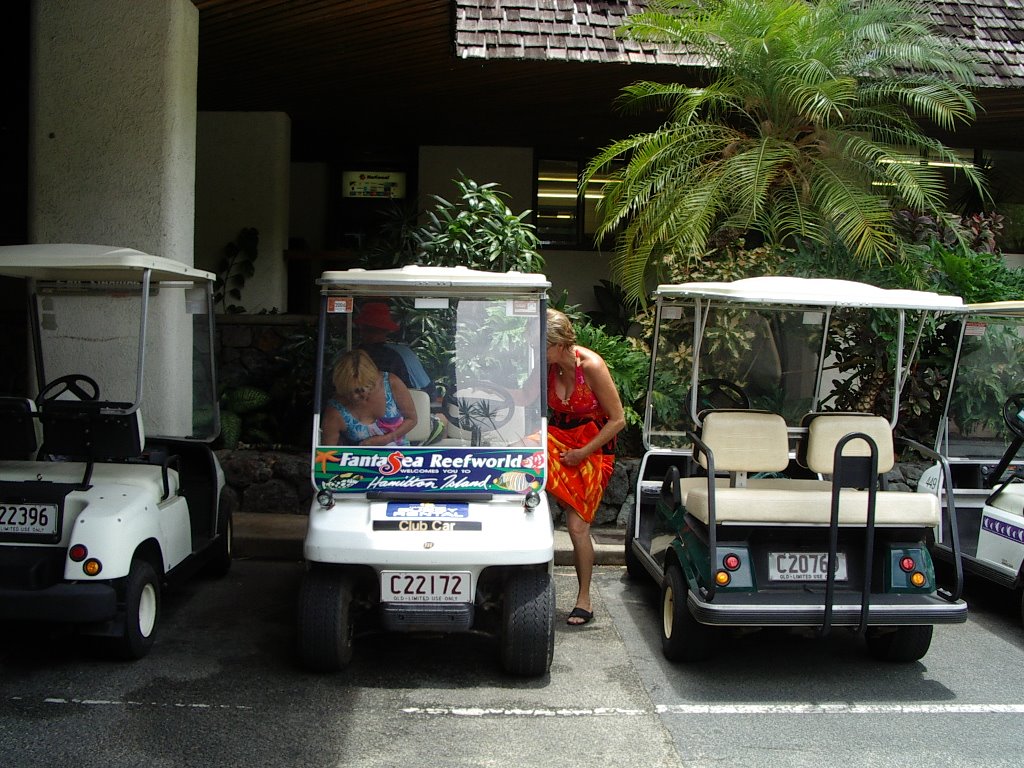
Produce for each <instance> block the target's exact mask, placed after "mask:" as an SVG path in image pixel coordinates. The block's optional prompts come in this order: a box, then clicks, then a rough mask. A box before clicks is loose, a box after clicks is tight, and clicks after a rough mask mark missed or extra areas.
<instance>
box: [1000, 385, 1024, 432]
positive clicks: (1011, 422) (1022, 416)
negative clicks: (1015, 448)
mask: <svg viewBox="0 0 1024 768" xmlns="http://www.w3.org/2000/svg"><path fill="white" fill-rule="evenodd" d="M1003 421H1005V422H1006V426H1008V427H1009V428H1010V431H1011V432H1013V434H1014V435H1015V436H1017V437H1019V438H1021V439H1022V440H1024V392H1017V393H1016V394H1013V395H1010V396H1009V397H1008V398H1007V399H1006V402H1005V403H1003Z"/></svg>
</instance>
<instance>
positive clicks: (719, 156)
mask: <svg viewBox="0 0 1024 768" xmlns="http://www.w3.org/2000/svg"><path fill="white" fill-rule="evenodd" d="M925 10H926V6H924V5H923V4H921V3H918V2H913V1H907V2H904V0H820V1H818V2H810V0H652V2H651V3H650V4H649V6H648V9H647V10H646V11H644V12H642V13H640V14H637V15H635V16H633V17H631V18H630V19H628V20H627V23H626V24H625V25H624V27H623V28H622V29H621V30H620V32H621V34H623V35H625V36H627V37H629V38H632V39H635V40H644V41H654V42H657V43H663V44H669V45H677V46H681V47H682V48H683V49H684V50H686V51H687V52H690V53H692V54H693V55H694V56H695V57H696V58H697V59H698V60H699V61H700V62H701V63H703V64H704V65H706V66H707V67H709V68H711V70H712V72H713V78H714V79H713V80H712V82H710V83H709V84H707V85H706V86H703V87H691V86H687V85H683V84H680V83H667V84H661V83H653V82H638V83H635V84H633V85H631V86H629V87H627V88H626V89H625V90H624V93H623V95H622V97H621V101H622V103H623V104H624V105H626V106H627V107H629V108H634V109H640V108H647V107H653V108H659V109H664V110H666V111H667V112H668V115H669V117H668V120H667V121H666V122H665V123H664V124H663V125H661V126H660V127H659V128H657V129H656V130H654V131H652V132H647V133H640V134H637V135H634V136H631V137H629V138H626V139H622V140H620V141H616V142H614V143H612V144H610V145H609V146H607V147H605V148H604V149H603V150H602V151H601V152H599V153H598V154H597V155H596V156H595V157H594V158H593V160H592V161H591V162H590V163H589V164H588V167H587V169H586V171H585V173H584V175H583V178H582V179H581V187H585V186H586V185H588V184H591V183H593V181H594V179H595V177H596V176H597V175H598V174H599V173H600V174H605V173H607V174H609V177H610V179H611V180H610V181H609V182H608V183H607V184H606V185H605V187H604V198H603V200H602V201H601V202H600V203H599V214H600V215H601V222H600V225H599V227H598V229H597V233H596V237H597V238H603V237H605V236H607V235H609V234H611V233H615V234H616V256H615V259H614V261H613V265H612V266H613V273H614V276H615V277H616V278H617V279H618V280H619V281H620V282H621V283H622V285H623V287H624V288H625V289H626V291H627V293H628V294H629V295H631V296H633V297H635V298H637V299H639V300H641V301H642V300H644V299H645V296H646V287H647V283H646V281H647V278H648V277H649V276H650V273H651V271H652V270H654V269H656V268H657V265H658V263H659V261H660V260H661V259H662V258H663V257H665V256H666V255H668V254H674V255H677V256H678V257H680V258H683V259H686V260H688V261H690V262H695V261H697V260H699V259H701V258H702V257H703V256H704V255H705V253H706V252H707V251H708V244H709V241H711V239H712V238H713V237H714V236H715V235H716V234H720V233H723V232H730V231H732V232H735V233H739V234H743V233H756V234H757V235H758V236H759V237H761V238H763V239H764V241H765V242H767V243H769V244H786V245H791V246H792V245H794V244H795V243H796V242H798V241H800V240H805V241H812V242H816V243H821V244H824V243H829V242H831V241H834V240H838V241H840V242H842V243H844V244H845V246H846V250H847V251H848V252H849V253H850V254H851V255H852V256H853V257H854V258H855V259H856V260H857V261H858V262H860V263H862V264H867V263H872V262H873V263H887V262H892V261H896V260H899V258H901V257H902V255H903V249H902V247H901V242H900V240H899V238H898V237H897V235H896V233H895V232H894V227H893V220H892V214H891V210H892V207H893V205H894V204H896V205H899V206H906V207H910V208H913V209H914V210H919V211H925V212H933V213H937V212H938V211H940V210H942V208H943V206H944V197H945V183H944V180H943V176H942V174H941V172H940V169H938V168H936V167H935V166H933V165H929V164H925V163H921V162H920V160H921V157H928V158H933V159H936V160H943V161H948V162H950V163H955V164H956V165H957V166H962V164H961V163H959V161H958V159H957V158H956V157H955V156H954V155H953V153H952V152H951V151H950V150H949V149H947V148H946V147H945V146H944V145H943V144H942V143H941V142H939V141H938V140H936V139H934V138H931V137H929V136H927V135H926V134H925V133H924V132H923V130H922V128H921V126H920V125H919V124H918V123H917V122H915V119H917V118H924V119H925V120H927V121H930V122H931V123H933V124H935V125H936V126H938V127H939V128H941V129H944V130H953V129H954V128H955V127H956V126H957V125H959V124H962V123H967V122H969V121H971V120H972V119H973V118H974V116H975V108H976V102H975V99H974V97H973V95H972V94H971V93H970V91H969V90H968V88H967V87H966V86H967V84H968V83H969V82H970V77H971V64H970V61H969V60H968V59H967V58H966V54H965V53H963V51H964V49H963V47H960V46H956V45H955V43H954V42H953V41H948V40H944V39H941V38H939V37H937V36H936V35H934V34H933V33H932V31H931V29H930V27H929V26H928V24H927V23H926V21H925V19H926V16H925ZM620 163H621V165H619V164H620ZM959 170H961V171H962V172H963V173H964V174H965V176H966V177H967V179H968V180H969V182H970V183H971V185H973V187H975V188H976V189H978V190H979V191H980V190H982V188H983V182H982V178H981V175H980V171H979V170H978V169H976V168H973V167H960V168H959Z"/></svg>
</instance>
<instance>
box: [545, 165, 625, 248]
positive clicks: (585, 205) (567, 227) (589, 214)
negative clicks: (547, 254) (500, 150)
mask: <svg viewBox="0 0 1024 768" xmlns="http://www.w3.org/2000/svg"><path fill="white" fill-rule="evenodd" d="M583 165H584V164H583V163H582V162H580V161H578V160H538V161H537V201H536V204H535V205H534V207H533V210H534V211H535V215H536V223H537V235H538V236H539V237H540V239H541V242H542V243H543V245H544V247H545V248H578V249H586V250H590V249H593V248H594V247H595V246H594V232H595V231H596V230H597V224H598V218H597V203H598V201H599V200H600V199H601V187H602V185H603V184H604V182H605V181H606V180H607V179H606V178H604V177H602V178H599V179H595V180H594V181H592V182H590V184H588V185H587V189H586V190H585V193H584V194H583V195H580V194H579V185H580V176H581V175H582V171H583Z"/></svg>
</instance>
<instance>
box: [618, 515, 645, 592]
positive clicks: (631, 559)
mask: <svg viewBox="0 0 1024 768" xmlns="http://www.w3.org/2000/svg"><path fill="white" fill-rule="evenodd" d="M635 530H636V505H635V504H634V505H633V507H632V509H630V510H629V515H628V517H627V519H626V536H625V540H624V542H623V546H624V548H625V552H624V555H625V560H626V575H627V576H629V578H631V579H632V580H633V581H639V580H641V579H646V578H647V571H646V570H644V566H643V563H641V562H640V558H639V557H637V556H636V552H634V551H633V538H634V536H633V532H634V531H635Z"/></svg>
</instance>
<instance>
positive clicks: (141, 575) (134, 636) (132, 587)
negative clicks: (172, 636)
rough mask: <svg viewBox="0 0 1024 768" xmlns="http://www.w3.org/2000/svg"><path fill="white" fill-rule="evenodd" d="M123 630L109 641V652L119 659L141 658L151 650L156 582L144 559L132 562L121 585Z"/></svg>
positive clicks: (157, 595)
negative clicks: (122, 587)
mask: <svg viewBox="0 0 1024 768" xmlns="http://www.w3.org/2000/svg"><path fill="white" fill-rule="evenodd" d="M122 610H123V615H124V619H123V627H122V629H121V633H120V635H119V636H117V637H114V638H111V642H110V650H111V651H112V652H113V654H114V655H115V656H117V657H118V658H120V659H125V660H128V661H132V660H135V659H141V658H142V657H143V656H145V655H146V654H147V653H149V651H150V649H151V648H152V647H153V641H154V639H155V636H156V625H157V620H158V619H159V617H160V579H159V578H158V577H157V575H156V571H155V570H153V566H152V565H151V564H150V563H149V561H148V560H145V559H143V558H141V557H137V558H135V559H134V560H132V564H131V568H130V569H129V571H128V579H127V581H126V582H125V590H124V606H123V609H122Z"/></svg>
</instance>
